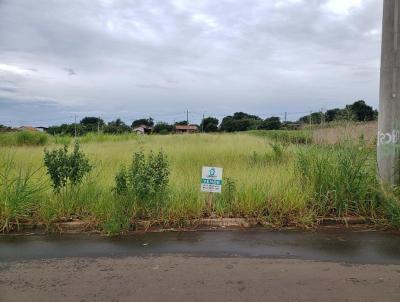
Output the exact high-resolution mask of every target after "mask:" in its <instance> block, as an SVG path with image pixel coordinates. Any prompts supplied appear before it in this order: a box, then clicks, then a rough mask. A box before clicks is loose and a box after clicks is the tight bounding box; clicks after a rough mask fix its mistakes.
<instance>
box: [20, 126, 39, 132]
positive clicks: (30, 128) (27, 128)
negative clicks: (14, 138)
mask: <svg viewBox="0 0 400 302" xmlns="http://www.w3.org/2000/svg"><path fill="white" fill-rule="evenodd" d="M18 130H19V131H31V132H36V131H39V130H38V129H37V128H35V127H32V126H21V127H19V128H18Z"/></svg>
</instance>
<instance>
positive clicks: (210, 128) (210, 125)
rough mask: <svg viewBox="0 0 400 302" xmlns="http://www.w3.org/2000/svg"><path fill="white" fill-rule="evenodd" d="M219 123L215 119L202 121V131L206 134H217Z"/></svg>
mask: <svg viewBox="0 0 400 302" xmlns="http://www.w3.org/2000/svg"><path fill="white" fill-rule="evenodd" d="M218 124H219V121H218V119H216V118H215V117H206V118H204V119H203V120H202V121H201V124H200V129H202V130H203V131H204V132H217V131H218Z"/></svg>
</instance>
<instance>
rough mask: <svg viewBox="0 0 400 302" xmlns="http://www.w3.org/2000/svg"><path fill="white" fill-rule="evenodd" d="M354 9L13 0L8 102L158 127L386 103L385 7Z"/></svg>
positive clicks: (2, 63)
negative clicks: (150, 120) (146, 119)
mask: <svg viewBox="0 0 400 302" xmlns="http://www.w3.org/2000/svg"><path fill="white" fill-rule="evenodd" d="M340 2H343V4H340ZM350 2H352V1H332V0H330V1H328V0H307V1H305V0H297V1H296V0H286V1H281V0H271V1H263V0H248V1H236V0H220V1H213V0H205V1H189V0H187V1H186V0H165V1H158V0H134V1H133V0H132V1H122V0H121V1H109V0H102V1H100V0H99V1H83V0H81V1H79V0H72V1H55V0H36V1H28V0H21V1H12V0H3V1H1V2H0V84H1V81H2V80H7V81H10V82H12V85H13V86H9V85H8V86H1V85H0V87H2V88H3V89H1V88H0V99H1V98H3V99H4V98H7V99H8V100H15V101H18V100H19V101H24V102H32V103H34V102H35V100H43V99H49V100H52V101H53V102H55V103H56V104H58V105H59V106H61V107H63V106H67V107H71V108H72V110H75V111H76V112H77V111H79V112H80V113H81V114H82V115H85V114H87V113H90V112H95V113H97V114H103V115H104V116H107V115H113V116H115V115H117V114H121V116H122V115H124V116H125V117H126V118H129V119H132V118H135V117H140V116H148V115H152V116H154V117H155V118H156V119H158V120H161V119H164V120H173V119H175V118H179V116H180V115H182V118H183V117H184V114H183V112H184V110H186V109H187V108H189V109H191V110H192V112H197V115H196V114H194V113H193V118H194V119H198V118H199V117H200V116H201V114H200V113H202V112H206V113H212V114H215V115H220V116H221V115H224V114H230V113H232V112H234V111H239V110H240V111H249V112H251V113H256V114H260V115H265V116H268V115H270V114H276V113H282V112H285V111H287V112H293V113H296V112H303V111H309V110H318V109H320V108H322V107H325V108H327V107H330V106H341V105H344V104H346V103H349V102H352V101H354V100H356V99H365V100H366V101H367V102H369V103H371V104H373V105H377V96H378V76H379V56H380V53H379V52H380V31H381V28H380V27H381V6H382V3H381V2H380V1H376V0H363V1H361V4H360V5H355V6H354V7H347V8H346V6H348V4H347V5H346V3H350ZM355 2H357V1H355ZM332 3H333V4H334V7H333V6H332V5H331V4H332ZM338 3H339V4H338ZM338 11H339V13H338ZM17 16H18V17H17ZM64 66H74V68H71V67H68V68H65V67H64ZM14 67H15V68H17V69H15V68H14ZM2 68H3V69H2ZM13 68H14V69H13ZM75 68H76V69H77V70H79V73H76V72H75V70H76V69H75ZM72 75H73V76H72ZM4 88H5V89H4ZM2 104H3V103H0V106H3V105H2ZM0 108H1V109H2V110H3V108H2V107H0ZM74 108H75V109H74ZM93 108H95V109H93ZM16 110H17V109H16ZM85 110H86V111H85ZM110 112H112V114H110ZM8 114H9V115H10V116H13V113H12V111H10V110H9V111H8ZM15 114H17V112H16V113H15ZM46 114H49V118H50V117H51V118H52V117H53V115H52V114H51V113H50V111H46V113H38V116H40V117H41V119H46V117H47V116H46ZM110 118H111V116H110Z"/></svg>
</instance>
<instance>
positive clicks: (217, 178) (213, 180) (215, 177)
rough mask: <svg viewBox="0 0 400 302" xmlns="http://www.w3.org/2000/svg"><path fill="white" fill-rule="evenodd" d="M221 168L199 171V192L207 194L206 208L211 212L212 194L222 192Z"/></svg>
mask: <svg viewBox="0 0 400 302" xmlns="http://www.w3.org/2000/svg"><path fill="white" fill-rule="evenodd" d="M222 172H223V169H222V168H217V167H203V169H202V171H201V188H200V189H201V191H202V192H208V193H209V195H208V208H209V211H210V213H211V212H212V197H213V193H221V192H222Z"/></svg>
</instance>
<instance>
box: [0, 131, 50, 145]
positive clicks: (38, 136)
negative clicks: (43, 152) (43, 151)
mask: <svg viewBox="0 0 400 302" xmlns="http://www.w3.org/2000/svg"><path fill="white" fill-rule="evenodd" d="M48 141H49V135H48V134H46V133H42V132H33V131H18V132H0V146H44V145H46V144H47V143H48Z"/></svg>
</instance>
